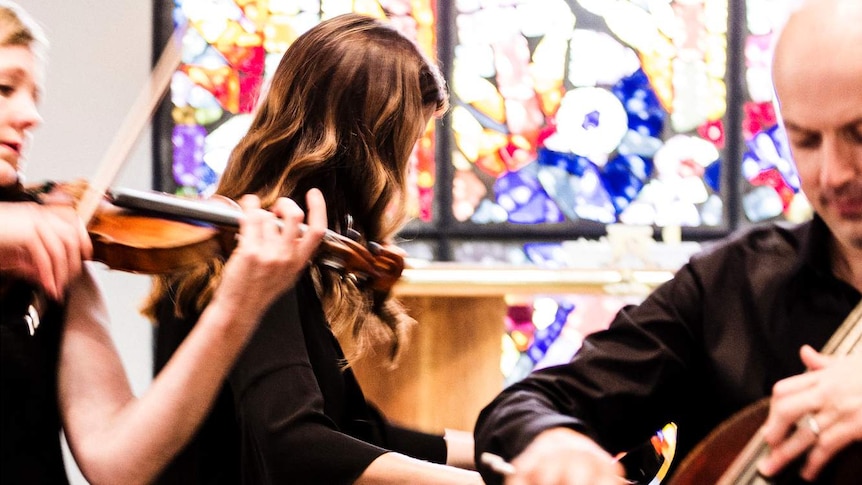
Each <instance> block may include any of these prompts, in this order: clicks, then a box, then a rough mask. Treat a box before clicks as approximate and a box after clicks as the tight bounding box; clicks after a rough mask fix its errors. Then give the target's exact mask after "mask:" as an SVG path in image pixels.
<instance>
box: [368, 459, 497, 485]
mask: <svg viewBox="0 0 862 485" xmlns="http://www.w3.org/2000/svg"><path fill="white" fill-rule="evenodd" d="M354 483H355V484H356V485H390V484H391V485H401V484H404V483H413V484H423V485H447V484H452V485H455V484H464V485H469V484H476V485H481V484H482V483H484V482H483V481H482V478H481V477H480V476H479V474H478V473H476V472H474V471H470V470H463V469H461V468H455V467H452V466H448V465H439V464H437V463H431V462H427V461H422V460H417V459H415V458H410V457H409V456H405V455H402V454H400V453H384V454H382V455H380V456H379V457H377V459H375V460H374V461H373V462H371V464H370V465H368V468H366V469H365V471H363V472H362V475H360V476H359V478H358V479H357V480H356V481H355V482H354Z"/></svg>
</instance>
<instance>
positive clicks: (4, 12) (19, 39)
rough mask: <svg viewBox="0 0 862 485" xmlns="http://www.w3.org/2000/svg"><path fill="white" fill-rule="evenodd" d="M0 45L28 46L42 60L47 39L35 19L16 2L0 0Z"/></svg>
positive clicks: (46, 47) (46, 46)
mask: <svg viewBox="0 0 862 485" xmlns="http://www.w3.org/2000/svg"><path fill="white" fill-rule="evenodd" d="M0 46H2V47H13V46H23V47H29V48H30V50H32V51H33V53H34V54H36V57H37V58H38V59H40V60H42V61H44V59H45V52H46V51H47V49H48V39H47V38H46V37H45V33H44V32H43V31H42V28H41V27H40V26H39V25H38V24H37V23H36V21H35V20H34V19H33V18H32V17H31V16H30V15H28V14H27V12H25V11H24V9H23V8H21V7H20V6H19V5H18V4H17V3H14V2H10V1H7V0H0Z"/></svg>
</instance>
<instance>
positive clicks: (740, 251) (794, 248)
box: [692, 222, 811, 262]
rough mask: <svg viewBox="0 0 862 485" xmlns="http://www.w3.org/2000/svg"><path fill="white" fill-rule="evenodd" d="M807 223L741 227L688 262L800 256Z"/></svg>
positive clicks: (706, 245) (711, 244)
mask: <svg viewBox="0 0 862 485" xmlns="http://www.w3.org/2000/svg"><path fill="white" fill-rule="evenodd" d="M810 224H811V223H810V222H805V223H802V224H795V225H792V224H784V223H769V224H759V225H755V226H749V227H745V228H742V229H740V230H738V231H736V232H734V233H733V234H731V235H730V236H728V237H726V238H724V239H721V240H719V241H715V242H712V243H706V244H704V248H703V250H702V251H701V252H699V253H698V254H696V255H694V256H692V261H693V262H709V261H714V260H724V259H728V258H730V259H737V258H739V259H751V258H758V259H760V258H788V257H790V258H792V257H795V256H797V255H798V254H799V253H800V250H801V248H802V245H803V243H804V241H805V239H806V237H807V234H808V232H809V229H810Z"/></svg>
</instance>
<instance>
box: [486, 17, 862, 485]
mask: <svg viewBox="0 0 862 485" xmlns="http://www.w3.org/2000/svg"><path fill="white" fill-rule="evenodd" d="M860 45H862V1H859V0H810V1H808V2H806V3H805V4H803V5H802V6H801V8H800V10H799V11H797V12H796V13H794V14H793V15H792V16H791V18H790V19H789V21H788V23H787V25H786V27H785V29H784V30H783V32H782V34H781V36H780V40H779V42H778V45H777V46H776V52H775V60H774V64H773V77H774V83H775V89H776V93H777V97H778V101H779V106H780V112H781V115H782V119H783V123H784V126H785V127H786V129H787V133H788V137H789V141H790V148H791V152H792V155H793V158H794V160H795V162H796V165H797V168H798V171H799V175H800V178H801V183H802V190H803V191H804V193H805V194H806V196H807V197H808V199H809V200H810V201H811V204H812V206H813V208H814V210H815V216H814V218H813V220H811V221H809V222H807V223H804V224H800V225H798V226H794V227H788V226H786V225H783V226H779V225H761V226H758V227H755V228H751V229H747V230H745V231H744V232H741V233H739V234H736V235H734V236H732V237H731V238H729V239H727V240H726V241H723V242H721V243H719V244H717V245H715V246H713V247H711V248H710V249H709V250H707V251H705V252H703V253H701V254H698V255H696V256H694V257H692V259H691V261H690V262H689V263H688V264H686V265H685V266H684V267H683V268H681V269H680V270H679V271H678V272H677V274H676V275H675V277H674V279H673V280H671V281H669V282H668V283H666V284H664V285H663V286H661V287H660V288H658V289H656V291H654V292H653V294H651V295H650V296H649V297H648V298H647V299H646V300H645V301H644V302H643V303H642V304H640V305H638V306H631V307H627V308H625V309H623V310H622V311H620V313H619V314H618V315H617V316H616V318H615V319H614V321H613V322H612V324H611V326H610V328H609V329H608V330H607V331H603V332H598V333H596V334H593V335H591V336H590V337H588V338H587V339H586V340H585V342H584V344H583V347H582V348H581V350H580V351H579V352H578V354H577V355H576V356H575V358H574V359H573V360H572V362H570V363H568V364H565V365H562V366H558V367H553V368H549V369H545V370H541V371H538V372H535V373H533V374H532V375H531V376H529V377H528V378H526V379H524V380H523V381H521V382H519V383H517V384H515V385H513V386H511V387H509V388H507V389H506V390H505V391H503V392H502V393H501V394H500V395H499V396H498V397H497V398H496V399H495V400H494V401H492V402H491V403H490V404H489V405H488V406H487V407H486V408H485V409H484V410H483V411H482V413H481V415H480V416H479V420H478V422H477V424H476V432H475V435H476V456H477V457H480V456H481V454H482V453H484V452H490V453H494V454H496V455H499V456H501V457H502V458H503V459H505V460H508V461H510V462H511V465H513V467H514V469H509V470H508V472H507V473H506V476H505V477H504V476H502V475H501V474H500V473H499V472H498V471H495V470H492V469H491V468H490V467H488V466H487V465H485V464H483V463H479V464H478V466H479V469H480V471H481V473H482V475H483V478H485V480H486V481H487V482H488V483H492V484H493V483H500V482H502V481H503V479H504V478H505V479H506V480H505V481H506V484H507V485H521V484H585V485H603V484H609V485H610V484H615V485H618V484H620V483H623V482H621V479H620V477H621V476H622V475H623V473H624V470H623V467H622V466H621V465H620V464H619V463H617V462H616V461H615V460H614V458H613V457H614V456H615V455H616V454H617V453H619V452H622V451H625V450H627V449H630V448H632V447H634V446H636V445H637V444H638V443H642V442H644V441H645V440H646V439H648V437H649V436H650V435H651V434H652V433H653V432H655V431H656V430H658V429H660V428H661V427H662V426H663V425H664V424H665V423H668V422H671V421H672V422H675V423H677V424H678V426H679V428H678V429H679V433H678V446H677V454H676V457H675V458H674V464H678V463H679V462H680V461H682V460H683V459H684V457H685V456H686V455H687V454H688V453H689V452H690V451H691V450H692V448H693V447H694V446H695V445H696V444H697V443H698V442H700V441H701V440H702V439H703V438H705V437H706V436H707V435H708V434H709V433H710V432H711V431H712V430H713V429H714V428H716V427H717V426H718V425H719V424H721V423H722V422H725V421H726V420H727V419H728V418H730V417H732V416H734V415H735V414H736V413H737V412H739V411H740V410H742V409H744V408H746V407H747V406H749V405H751V404H753V403H755V402H757V401H759V400H761V399H763V398H767V397H768V398H769V399H770V401H769V404H770V406H769V409H770V412H769V416H768V418H767V419H766V421H765V423H764V425H763V428H762V429H763V437H764V438H763V439H764V441H765V443H766V444H768V450H769V451H768V454H767V455H766V456H765V457H762V458H761V459H759V460H757V463H756V466H757V468H758V469H759V472H760V473H761V474H763V475H766V476H776V475H778V474H781V476H782V477H788V476H789V477H790V478H787V479H789V480H790V483H793V482H795V481H800V477H801V478H804V479H806V480H809V481H810V480H815V479H816V478H817V477H819V478H820V479H821V481H823V480H824V475H825V473H824V470H828V469H831V468H830V467H829V463H830V462H832V463H833V464H834V463H835V462H836V461H835V460H833V459H834V458H835V457H836V456H840V455H839V452H840V451H841V450H845V449H847V448H848V447H851V446H853V447H854V449H858V448H859V442H860V441H862V352H859V351H858V350H857V351H856V353H855V355H850V356H848V355H842V356H839V355H825V354H821V353H820V352H818V350H815V349H821V348H822V347H823V346H824V344H825V343H826V342H827V340H829V338H830V337H831V336H832V335H833V334H834V333H835V332H836V330H837V329H838V328H839V326H840V325H841V324H842V322H844V321H845V320H848V315H850V313H851V311H852V310H853V309H854V307H856V306H857V305H859V304H860V291H862V53H860V51H859V46H860ZM860 325H862V324H860ZM857 326H858V325H857ZM857 347H858V345H857ZM857 458H858V457H857ZM791 463H792V466H791ZM673 471H674V470H673V469H672V472H673ZM672 472H671V473H672ZM746 483H747V482H746Z"/></svg>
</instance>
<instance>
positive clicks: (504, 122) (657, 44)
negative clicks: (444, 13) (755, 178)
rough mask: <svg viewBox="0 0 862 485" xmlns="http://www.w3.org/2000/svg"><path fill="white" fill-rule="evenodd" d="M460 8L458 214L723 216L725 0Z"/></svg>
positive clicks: (522, 2) (510, 2)
mask: <svg viewBox="0 0 862 485" xmlns="http://www.w3.org/2000/svg"><path fill="white" fill-rule="evenodd" d="M455 8H456V12H455V39H456V45H455V47H454V60H453V74H452V88H453V94H454V100H453V101H454V103H453V104H454V106H455V107H454V108H453V112H452V130H453V132H454V140H455V144H454V148H453V149H454V151H455V153H454V154H453V159H454V160H457V161H458V169H457V172H458V173H461V175H459V179H460V180H464V179H465V177H464V175H463V171H464V170H465V167H464V166H463V161H467V162H468V163H469V165H468V167H469V169H470V170H473V171H474V172H475V173H476V175H477V176H476V177H475V179H476V180H481V181H482V182H483V183H484V187H481V188H480V187H479V186H478V185H476V184H473V185H471V187H473V188H474V189H475V190H476V192H474V193H469V192H466V191H465V190H464V187H465V186H464V184H463V183H461V184H459V185H458V186H453V187H452V188H453V197H452V204H453V205H452V207H451V210H452V211H453V213H455V219H456V220H459V221H468V220H469V221H470V222H471V223H474V224H475V223H478V224H491V223H496V222H499V221H501V219H502V218H501V217H499V215H498V216H497V217H495V218H491V217H488V216H487V214H488V212H489V210H488V207H493V208H494V209H497V212H498V213H499V210H500V209H502V210H503V211H505V213H506V214H507V216H506V218H505V222H508V223H518V224H546V223H558V222H563V221H566V220H569V221H577V220H582V219H583V220H591V221H598V222H601V223H612V222H619V221H624V222H628V223H635V224H647V225H650V224H655V225H682V226H706V225H721V224H722V223H723V211H722V207H723V202H722V197H721V192H720V184H718V183H716V182H717V180H716V177H717V173H720V172H719V169H718V167H719V166H720V164H721V161H722V160H723V158H724V157H723V153H722V150H724V132H725V129H724V116H725V113H726V111H727V89H726V86H725V80H724V76H725V73H726V62H727V52H726V50H727V39H726V37H727V8H728V6H727V1H726V0H701V1H695V2H691V1H667V2H638V1H626V0H619V1H613V2H609V1H598V0H590V1H587V0H580V1H575V2H572V1H566V0H488V1H482V2H478V1H459V2H455ZM513 146H515V147H517V154H518V156H517V157H511V156H509V155H510V154H511V153H512V150H511V147H513ZM707 167H711V170H710V171H709V176H710V177H711V178H710V180H709V181H707V180H706V177H707V170H706V169H707ZM471 208H472V211H473V214H474V215H470V214H469V211H470V209H471Z"/></svg>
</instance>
